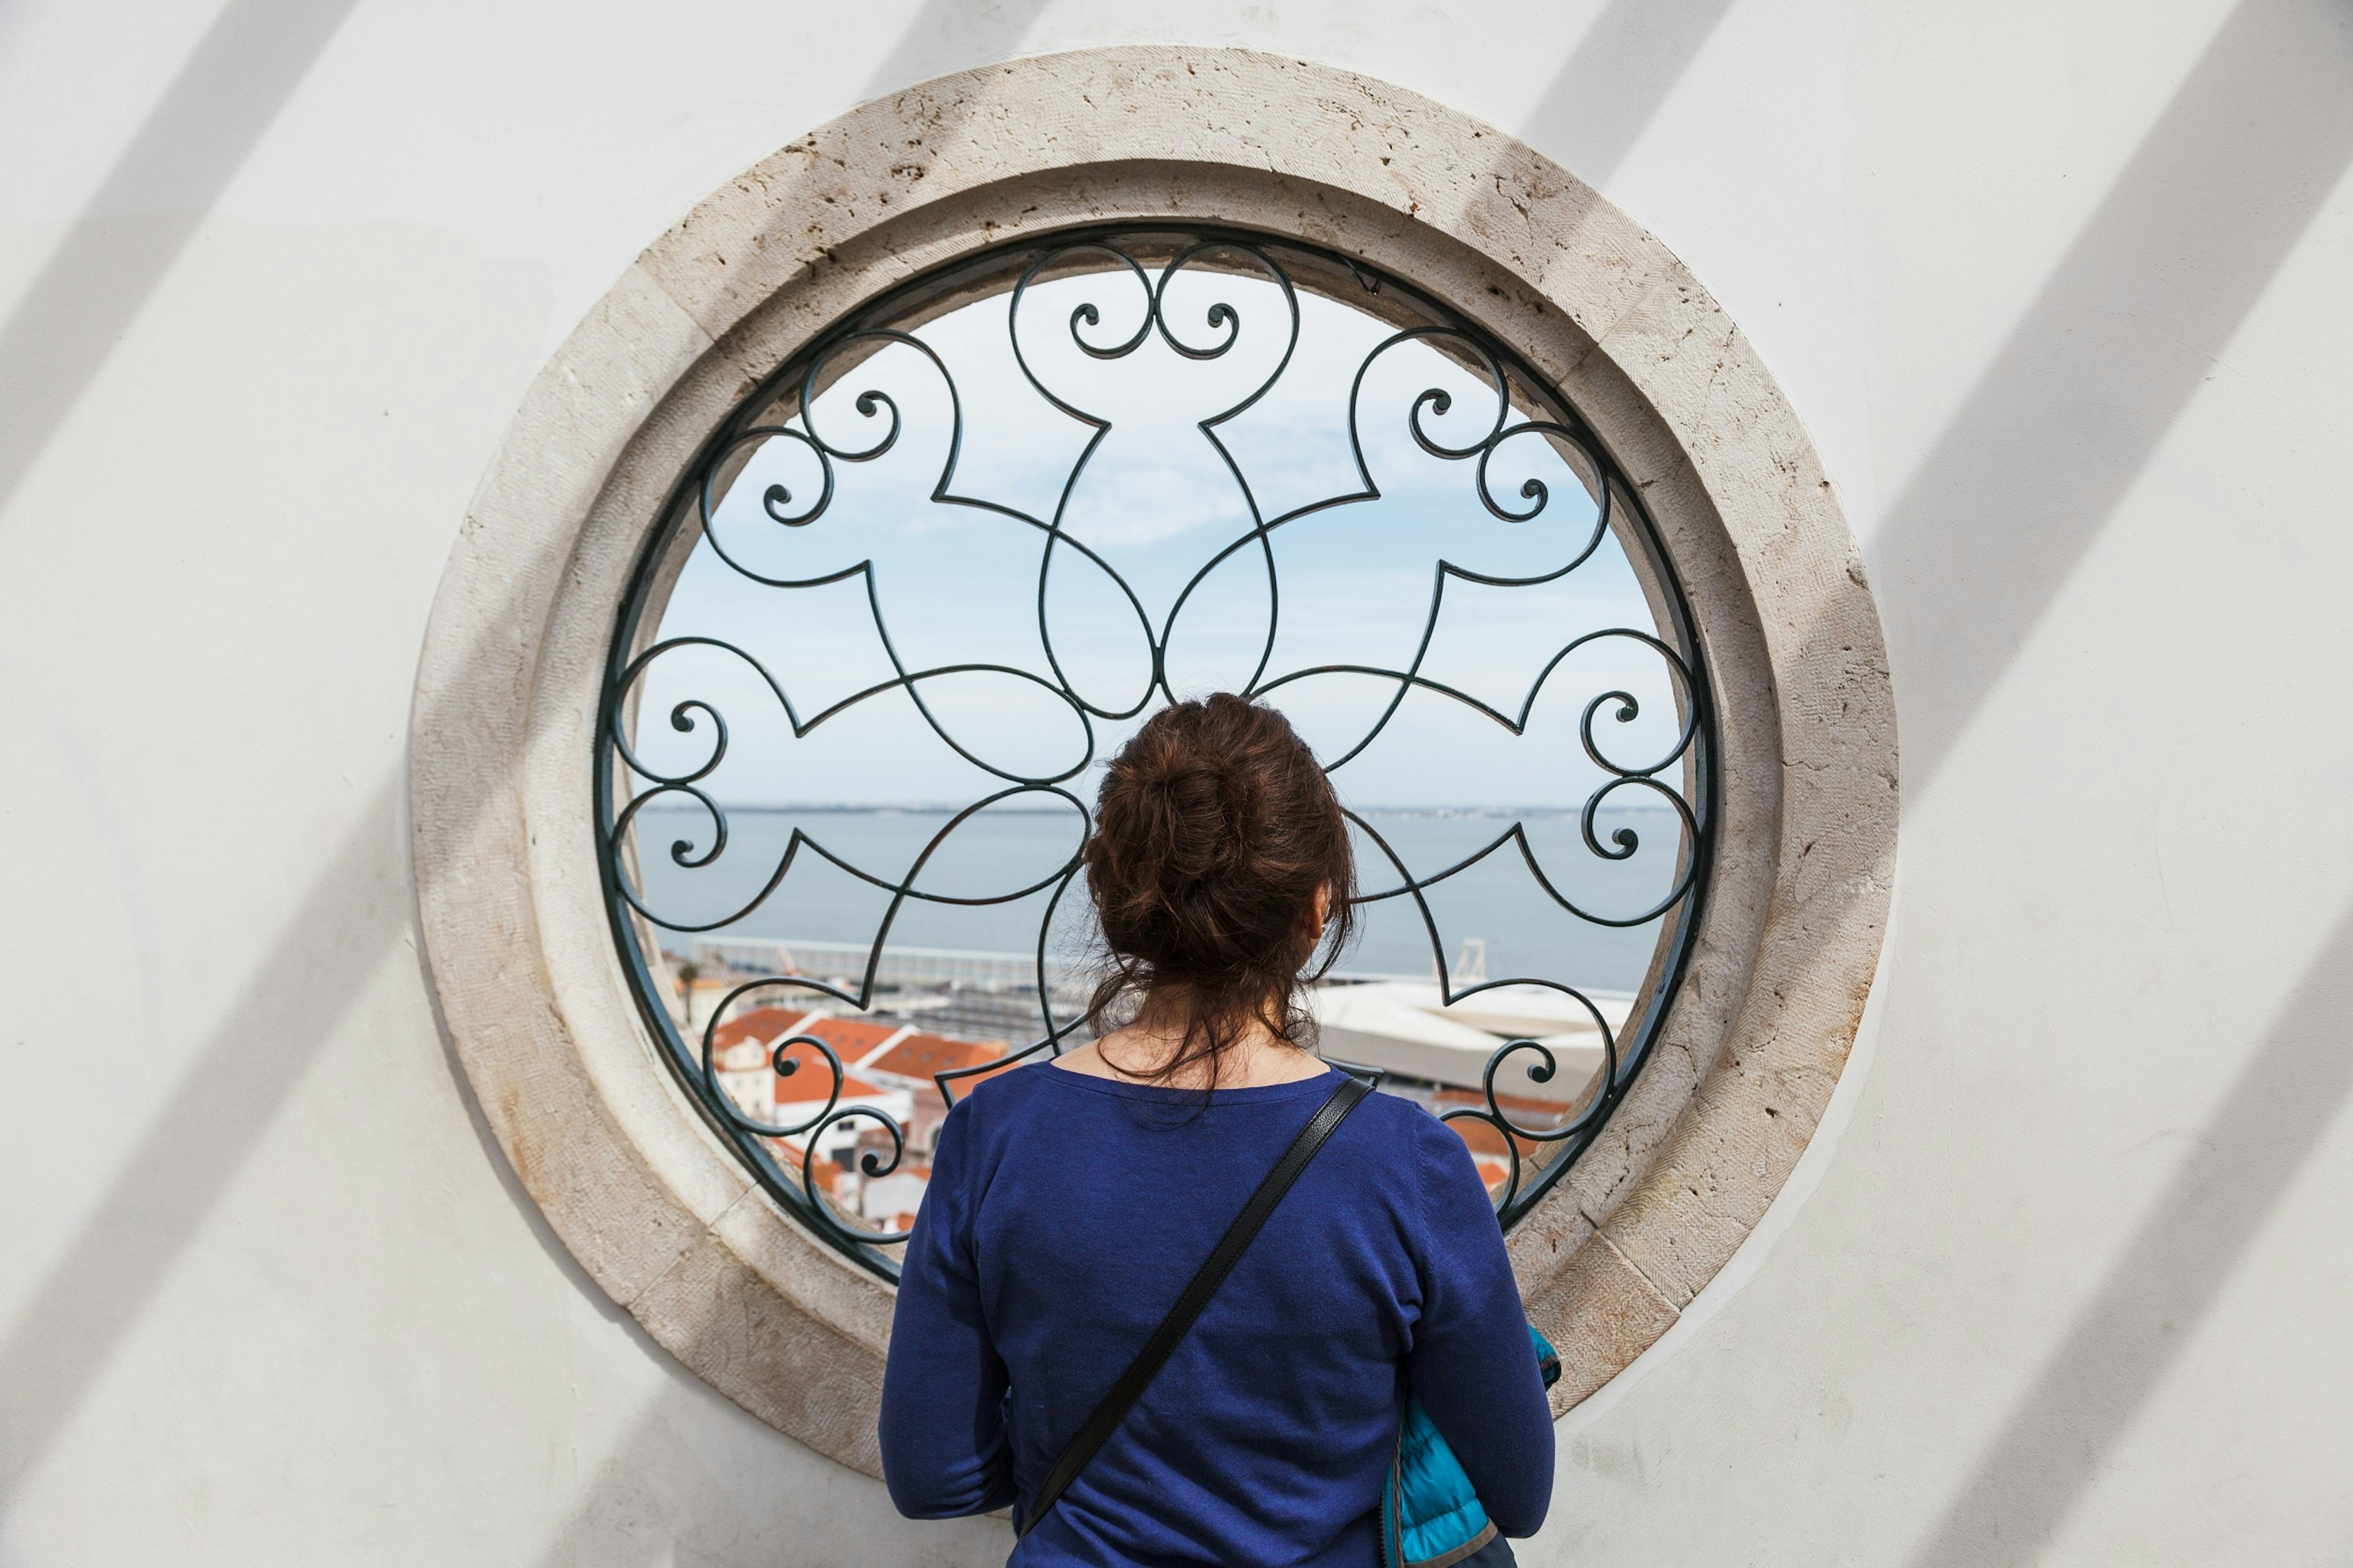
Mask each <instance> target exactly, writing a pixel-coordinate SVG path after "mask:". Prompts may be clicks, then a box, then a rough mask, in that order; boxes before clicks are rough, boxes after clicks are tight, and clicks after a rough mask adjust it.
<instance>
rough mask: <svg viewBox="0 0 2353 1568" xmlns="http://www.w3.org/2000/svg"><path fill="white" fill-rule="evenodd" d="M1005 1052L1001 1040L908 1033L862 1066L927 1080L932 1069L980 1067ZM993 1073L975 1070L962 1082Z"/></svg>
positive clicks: (972, 1080) (935, 1070)
mask: <svg viewBox="0 0 2353 1568" xmlns="http://www.w3.org/2000/svg"><path fill="white" fill-rule="evenodd" d="M1004 1054H1005V1046H1004V1044H1003V1042H1001V1041H997V1040H952V1039H949V1038H948V1037H946V1036H945V1035H909V1036H908V1037H906V1038H905V1039H903V1040H901V1041H900V1042H899V1043H898V1044H897V1045H895V1046H892V1047H891V1048H890V1049H889V1050H887V1051H884V1052H883V1053H882V1054H881V1056H879V1057H876V1058H874V1059H873V1060H872V1061H870V1062H868V1063H866V1064H865V1065H866V1070H867V1071H869V1072H875V1073H890V1074H892V1075H894V1076H896V1077H899V1078H913V1079H923V1080H924V1081H925V1082H929V1081H930V1079H931V1076H932V1075H933V1074H934V1073H935V1072H955V1070H957V1069H958V1068H976V1067H979V1066H980V1065H981V1064H982V1063H984V1062H992V1061H995V1060H996V1059H997V1058H999V1057H1001V1056H1003V1055H1004ZM993 1076H995V1075H993V1074H989V1073H975V1074H974V1075H973V1076H972V1077H971V1078H969V1079H963V1080H961V1081H963V1082H965V1083H967V1084H969V1083H973V1082H976V1081H977V1080H978V1079H983V1078H989V1077H993Z"/></svg>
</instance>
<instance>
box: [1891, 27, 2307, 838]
mask: <svg viewBox="0 0 2353 1568" xmlns="http://www.w3.org/2000/svg"><path fill="white" fill-rule="evenodd" d="M2348 35H2353V11H2348V9H2347V8H2346V7H2345V6H2344V5H2340V4H2336V3H2334V0H2243V3H2242V4H2241V5H2239V7H2238V8H2237V9H2236V10H2235V11H2233V12H2232V14H2231V16H2229V17H2228V19H2226V20H2225V21H2224V23H2223V25H2222V26H2221V29H2220V30H2219V31H2218V32H2217V34H2216V35H2215V37H2214V38H2213V40H2212V41H2211V44H2210V45H2209V46H2208V47H2207V49H2206V50H2205V52H2204V54H2203V55H2202V56H2201V57H2200V58H2199V60H2198V62H2197V63H2196V65H2195V66H2194V67H2192V68H2191V70H2190V72H2189V76H2188V78H2187V79H2185V80H2184V81H2183V82H2182V84H2181V86H2180V88H2179V90H2178V91H2177V92H2176V93H2175V95H2174V97H2173V99H2172V100H2171V101H2170V102H2169V103H2168V104H2167V106H2166V108H2165V110H2164V112H2163V113H2162V114H2161V115H2159V117H2158V120H2157V122H2156V123H2155V125H2154V126H2153V127H2152V128H2151V129H2150V131H2149V132H2148V134H2147V137H2145V138H2144V139H2143V140H2142V142H2141V144H2140V146H2139V148H2138V149H2137V151H2136V152H2135V153H2134V154H2133V156H2132V158H2131V160H2130V162H2129V163H2127V164H2126V167H2125V170H2124V172H2123V174H2121V175H2119V176H2118V178H2117V180H2116V184H2115V185H2114V186H2113V187H2112V188H2111V189H2110V190H2109V192H2108V194H2107V195H2106V196H2105V198H2104V199H2103V200H2102V201H2101V203H2100V205H2099V206H2098V207H2097V208H2096V209H2095V210H2094V212H2093V214H2092V216H2091V217H2090V219H2089V220H2088V221H2087V222H2086V223H2085V224H2084V227H2083V229H2082V230H2081V232H2080V233H2078V234H2077V236H2076V237H2075V239H2074V242H2073V244H2072V245H2070V246H2069V247H2068V249H2067V252H2066V254H2065V256H2064V257H2063V258H2062V259H2061V261H2060V263H2059V265H2058V267H2057V268H2055V269H2054V270H2053V271H2052V275H2051V277H2050V279H2049V280H2048V281H2047V282H2045V283H2044V284H2043V286H2042V289H2041V290H2040V292H2039V293H2038V294H2037V295H2036V297H2035V299H2034V302H2033V303H2032V305H2031V307H2029V309H2028V310H2027V311H2026V313H2025V315H2024V317H2023V318H2022V319H2021V321H2019V323H2018V325H2017V326H2016V327H2015V328H2014V329H2013V330H2012V331H2011V332H2010V336H2009V338H2008V339H2007V340H2006V341H2005V342H2003V343H2002V345H2001V347H2000V350H1999V351H1998V352H1997V353H1995V355H1994V357H1993V359H1992V361H1991V363H1989V366H1988V367H1987V369H1986V371H1985V373H1984V374H1982V375H1981V376H1980V377H1979V378H1978V382H1977V384H1975V385H1974V386H1973V387H1972V389H1971V390H1970V392H1969V394H1968V398H1967V400H1966V401H1965V402H1964V403H1963V404H1962V405H1961V406H1960V409H1959V411H1958V412H1957V414H1955V415H1954V416H1953V418H1952V419H1951V421H1950V422H1949V423H1948V424H1947V426H1946V427H1945V429H1944V431H1943V432H1942V434H1941V435H1940V436H1939V437H1937V440H1936V445H1935V447H1932V448H1931V449H1930V451H1929V453H1928V455H1927V457H1926V458H1925V459H1924V460H1923V461H1922V462H1921V464H1920V466H1919V468H1917V469H1916V470H1915V472H1914V474H1913V476H1912V477H1911V479H1909V480H1908V481H1906V483H1905V487H1904V489H1903V491H1902V493H1901V494H1900V495H1899V496H1898V497H1897V498H1896V500H1894V504H1893V505H1892V506H1891V507H1890V508H1889V509H1888V511H1887V513H1886V516H1885V519H1884V521H1883V523H1882V524H1881V527H1880V530H1879V532H1878V535H1877V545H1878V549H1877V552H1876V553H1877V556H1878V561H1877V564H1876V568H1875V569H1876V571H1877V573H1878V574H1879V575H1880V576H1881V577H1882V578H1883V580H1885V581H1887V582H1889V583H1891V584H1938V587H1937V588H1936V592H1934V593H1933V594H1931V593H1912V592H1903V591H1899V592H1897V593H1895V594H1894V595H1892V596H1891V599H1890V609H1891V612H1892V613H1891V624H1890V627H1889V630H1890V632H1891V634H1893V636H1892V637H1891V640H1892V641H1894V643H1895V645H1896V646H1897V647H1898V648H1899V649H1900V650H1903V652H1899V654H1898V656H1897V657H1898V658H1899V660H1901V662H1900V663H1899V665H1898V668H1897V670H1896V673H1897V675H1898V676H1899V677H1900V685H1899V690H1900V692H1901V697H1900V702H1901V707H1902V712H1901V720H1902V723H1903V748H1904V779H1905V793H1906V794H1907V795H1914V796H1915V798H1916V796H1917V795H1918V794H1919V793H1920V792H1921V791H1922V789H1923V786H1924V785H1926V784H1927V783H1928V782H1929V781H1930V780H1932V779H1933V778H1934V777H1935V775H1936V772H1937V770H1938V769H1939V768H1941V767H1942V766H1943V764H1944V763H1945V761H1946V759H1947V756H1948V755H1949V754H1950V753H1951V752H1952V749H1953V747H1954V745H1955V743H1956V742H1957V741H1958V739H1959V738H1960V736H1961V734H1962V733H1963V732H1964V731H1966V730H1967V729H1968V725H1969V724H1970V722H1971V721H1973V720H1974V719H1975V717H1976V715H1977V713H1978V710H1979V709H1980V708H1981V707H1982V706H1983V704H1984V702H1985V700H1986V698H1987V696H1988V695H1989V693H1990V692H1991V691H1992V689H1993V688H1994V687H1995V686H1996V685H1997V684H1998V683H1999V682H2000V679H2001V677H2002V674H2003V672H2004V671H2005V670H2006V669H2007V668H2009V665H2010V660H2011V659H2012V658H2015V657H2016V655H2017V653H2018V650H2019V647H2020V646H2021V644H2022V643H2023V642H2024V641H2025V639H2026V637H2027V636H2028V634H2029V633H2030V632H2031V630H2032V629H2033V627H2034V626H2035V624H2036V623H2037V622H2038V621H2040V620H2041V619H2042V614H2043V611H2044V610H2045V609H2046V608H2047V607H2048V606H2049V605H2050V604H2051V602H2052V599H2053V598H2054V597H2056V596H2057V595H2058V594H2059V592H2060V590H2061V588H2062V587H2063V585H2064V584H2065V583H2066V581H2067V578H2068V576H2069V575H2070V574H2072V573H2073V570H2074V569H2075V566H2076V564H2077V563H2079V562H2080V561H2081V560H2082V559H2083V557H2084V552H2086V551H2088V550H2089V549H2090V548H2091V544H2092V541H2093V540H2094V538H2096V537H2097V536H2098V534H2099V531H2100V530H2101V528H2102V527H2103V526H2104V525H2105V523H2106V522H2107V521H2108V518H2109V517H2110V515H2111V514H2112V513H2113V512H2114V511H2115V510H2116V507H2117V505H2118V504H2119V503H2120V502H2121V501H2122V500H2124V497H2125V493H2126V489H2129V488H2130V486H2131V485H2132V483H2133V481H2134V480H2135V479H2137V477H2138V476H2139V475H2140V473H2141V472H2142V470H2143V469H2144V468H2147V465H2148V462H2149V459H2150V458H2152V457H2153V456H2154V455H2155V454H2156V451H2157V448H2158V444H2159V443H2160V442H2161V441H2162V440H2163V439H2164V437H2165V434H2166V432H2167V431H2168V430H2169V429H2170V428H2171V427H2172V426H2173V424H2174V421H2175V420H2176V419H2178V418H2179V416H2180V415H2181V412H2182V410H2183V409H2184V408H2185V407H2187V406H2188V405H2189V400H2190V398H2191V397H2192V396H2193V395H2195V394H2196V392H2197V390H2198V388H2199V386H2200V384H2201V383H2203V382H2204V381H2205V379H2206V377H2207V375H2208V374H2209V372H2210V371H2211V368H2212V366H2213V364H2214V363H2215V361H2216V360H2217V359H2219V358H2220V357H2221V353H2222V352H2223V350H2224V348H2225V347H2226V346H2227V345H2228V344H2229V342H2230V341H2231V338H2232V334H2233V333H2235V332H2236V331H2238V329H2239V326H2240V323H2241V322H2242V321H2245V320H2246V318H2247V315H2248V313H2249V312H2250V311H2252V310H2253V309H2254V306H2255V302H2256V301H2257V300H2260V299H2261V298H2262V297H2263V291H2264V289H2265V288H2266V287H2267V286H2268V285H2269V283H2270V282H2271V280H2272V278H2273V276H2274V274H2275V273H2277V272H2278V270H2279V268H2280V267H2281V265H2282V264H2283V263H2284V261H2285V260H2286V259H2287V257H2288V253H2289V252H2290V251H2291V250H2292V249H2293V248H2294V247H2295V243H2296V241H2297V239H2298V238H2299V237H2302V235H2303V234H2304V232H2305V230H2306V228H2307V227H2309V226H2310V225H2311V223H2312V220H2313V218H2314V217H2315V216H2316V215H2317V214H2318V212H2319V210H2320V208H2321V205H2322V204H2323V203H2325V202H2326V201H2327V199H2328V196H2329V194H2330V192H2331V191H2332V190H2333V189H2334V188H2335V186H2336V185H2337V182H2338V180H2339V179H2340V178H2341V177H2342V176H2343V174H2344V173H2345V170H2346V168H2347V166H2348V163H2353V68H2348V66H2353V50H2349V49H2348V46H2349V45H2353V37H2349V36H2348ZM1899 616H1900V617H1901V618H1900V619H1899V618H1898V617H1899ZM1905 622H1908V623H1909V624H1905ZM1904 652H1910V653H1911V654H1912V655H1913V656H1914V657H1911V658H1904Z"/></svg>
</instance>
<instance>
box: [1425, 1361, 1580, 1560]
mask: <svg viewBox="0 0 2353 1568" xmlns="http://www.w3.org/2000/svg"><path fill="white" fill-rule="evenodd" d="M1528 1338H1530V1339H1531V1340H1534V1341H1535V1346H1536V1364H1537V1366H1538V1367H1539V1368H1541V1369H1542V1370H1543V1373H1544V1381H1545V1386H1546V1388H1550V1387H1551V1386H1552V1385H1553V1384H1555V1383H1557V1382H1558V1381H1560V1352H1558V1351H1556V1350H1554V1349H1553V1348H1552V1342H1550V1341H1548V1340H1546V1338H1545V1337H1544V1336H1543V1335H1542V1334H1540V1333H1538V1332H1536V1331H1535V1328H1534V1327H1533V1326H1532V1327H1530V1328H1529V1330H1528ZM1515 1561H1516V1560H1515V1559H1514V1557H1513V1555H1512V1547H1511V1542H1507V1541H1505V1540H1504V1538H1503V1537H1502V1536H1501V1535H1498V1534H1497V1533H1496V1532H1495V1525H1494V1521H1492V1520H1490V1519H1489V1518H1488V1517H1487V1510H1485V1509H1484V1508H1482V1507H1481V1506H1480V1505H1479V1494H1478V1493H1477V1492H1476V1491H1473V1490H1472V1487H1471V1478H1470V1477H1469V1476H1467V1475H1465V1474H1463V1473H1462V1461H1461V1460H1460V1459H1458V1458H1455V1457H1454V1450H1453V1449H1451V1448H1450V1447H1447V1446H1446V1439H1445V1438H1443V1437H1441V1436H1439V1435H1438V1428H1437V1427H1435V1426H1431V1425H1430V1416H1429V1414H1428V1413H1427V1412H1425V1411H1424V1410H1423V1409H1422V1407H1421V1401H1420V1400H1419V1399H1416V1398H1414V1397H1413V1396H1412V1395H1410V1394H1409V1395H1407V1396H1406V1402H1405V1425H1404V1426H1402V1427H1400V1428H1399V1429H1398V1442H1397V1455H1396V1457H1395V1458H1392V1459H1391V1460H1390V1461H1389V1484H1388V1489H1386V1490H1385V1491H1383V1492H1382V1493H1381V1568H1506V1565H1507V1564H1510V1563H1514V1562H1515Z"/></svg>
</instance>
